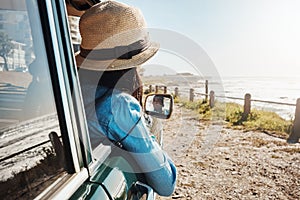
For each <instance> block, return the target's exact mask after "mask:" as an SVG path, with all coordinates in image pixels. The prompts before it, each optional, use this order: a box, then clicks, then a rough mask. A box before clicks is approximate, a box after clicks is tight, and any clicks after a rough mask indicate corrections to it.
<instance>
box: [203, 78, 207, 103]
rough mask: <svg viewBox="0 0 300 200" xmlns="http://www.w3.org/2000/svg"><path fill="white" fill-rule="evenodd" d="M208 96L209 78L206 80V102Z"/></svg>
mask: <svg viewBox="0 0 300 200" xmlns="http://www.w3.org/2000/svg"><path fill="white" fill-rule="evenodd" d="M207 98H208V80H205V100H204V101H205V102H207Z"/></svg>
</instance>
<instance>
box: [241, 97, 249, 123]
mask: <svg viewBox="0 0 300 200" xmlns="http://www.w3.org/2000/svg"><path fill="white" fill-rule="evenodd" d="M250 112H251V94H249V93H247V94H245V99H244V113H243V116H242V120H243V121H245V120H247V117H248V115H249V114H250Z"/></svg>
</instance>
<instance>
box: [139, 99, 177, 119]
mask: <svg viewBox="0 0 300 200" xmlns="http://www.w3.org/2000/svg"><path fill="white" fill-rule="evenodd" d="M144 111H145V113H146V114H148V115H151V116H153V117H157V118H161V119H169V118H170V117H171V114H172V111H173V96H172V95H170V94H149V95H147V96H146V99H145V103H144Z"/></svg>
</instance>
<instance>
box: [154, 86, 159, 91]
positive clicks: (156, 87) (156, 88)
mask: <svg viewBox="0 0 300 200" xmlns="http://www.w3.org/2000/svg"><path fill="white" fill-rule="evenodd" d="M158 89H159V88H158V85H156V86H155V93H158Z"/></svg>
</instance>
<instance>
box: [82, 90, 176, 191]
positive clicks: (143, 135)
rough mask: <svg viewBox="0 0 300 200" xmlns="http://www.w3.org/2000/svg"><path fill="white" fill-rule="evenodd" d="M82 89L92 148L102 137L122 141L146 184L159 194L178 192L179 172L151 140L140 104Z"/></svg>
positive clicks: (106, 92)
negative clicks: (175, 190)
mask: <svg viewBox="0 0 300 200" xmlns="http://www.w3.org/2000/svg"><path fill="white" fill-rule="evenodd" d="M82 88H83V98H84V101H85V110H86V117H87V121H88V126H89V131H90V140H91V142H92V146H95V145H97V143H98V141H99V138H101V137H103V135H105V136H106V137H107V138H108V139H109V140H111V141H121V144H122V146H123V147H124V149H126V151H127V152H129V153H130V154H131V156H132V158H133V159H134V160H135V161H136V163H138V165H139V168H140V169H141V172H140V173H143V174H144V175H145V178H146V182H147V184H148V185H149V186H151V187H152V188H153V190H154V191H155V192H156V193H158V194H159V195H162V196H170V195H171V194H172V193H173V192H174V189H175V184H176V176H177V170H176V167H175V165H174V163H173V161H172V160H171V159H170V157H169V156H168V155H167V154H166V153H165V152H164V151H163V150H162V149H161V147H160V146H159V145H158V143H157V142H156V141H155V139H153V138H152V137H151V133H150V132H149V128H148V127H147V125H146V121H145V119H144V117H143V116H144V115H143V111H142V108H141V106H140V104H139V102H138V101H137V100H136V99H135V98H134V97H132V96H131V95H128V94H126V93H124V92H121V91H118V90H111V89H107V88H103V87H101V88H100V87H95V86H89V85H83V86H82ZM93 91H94V92H93ZM91 94H94V95H91ZM129 132H130V133H129Z"/></svg>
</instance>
